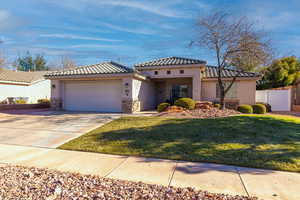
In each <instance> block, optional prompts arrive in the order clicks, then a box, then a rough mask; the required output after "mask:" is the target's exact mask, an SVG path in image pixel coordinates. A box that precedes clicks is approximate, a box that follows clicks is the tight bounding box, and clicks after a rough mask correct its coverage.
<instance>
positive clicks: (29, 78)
mask: <svg viewBox="0 0 300 200" xmlns="http://www.w3.org/2000/svg"><path fill="white" fill-rule="evenodd" d="M46 73H47V72H46V71H37V72H23V71H12V70H8V69H4V68H0V81H3V82H18V83H26V84H31V83H34V82H36V81H39V80H43V79H44V75H45V74H46Z"/></svg>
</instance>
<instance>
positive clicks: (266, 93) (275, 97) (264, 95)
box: [256, 89, 292, 111]
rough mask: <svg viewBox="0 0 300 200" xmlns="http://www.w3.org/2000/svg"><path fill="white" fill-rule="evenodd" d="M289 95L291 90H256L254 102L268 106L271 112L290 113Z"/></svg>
mask: <svg viewBox="0 0 300 200" xmlns="http://www.w3.org/2000/svg"><path fill="white" fill-rule="evenodd" d="M291 95H292V91H291V89H287V90H257V91H256V102H264V103H268V104H270V105H271V107H272V110H273V111H291Z"/></svg>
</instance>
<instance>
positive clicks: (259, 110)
mask: <svg viewBox="0 0 300 200" xmlns="http://www.w3.org/2000/svg"><path fill="white" fill-rule="evenodd" d="M252 108H253V113H255V114H265V113H266V112H267V108H266V106H265V105H264V104H254V105H252Z"/></svg>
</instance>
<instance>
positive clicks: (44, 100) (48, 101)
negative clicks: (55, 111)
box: [37, 99, 50, 104]
mask: <svg viewBox="0 0 300 200" xmlns="http://www.w3.org/2000/svg"><path fill="white" fill-rule="evenodd" d="M37 102H38V103H39V104H50V100H49V99H39V100H38V101H37Z"/></svg>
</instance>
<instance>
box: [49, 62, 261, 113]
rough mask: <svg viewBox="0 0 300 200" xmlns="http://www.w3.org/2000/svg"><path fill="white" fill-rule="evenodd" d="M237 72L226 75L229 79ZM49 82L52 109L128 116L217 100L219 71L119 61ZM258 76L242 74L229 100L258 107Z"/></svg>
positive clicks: (57, 75) (63, 74)
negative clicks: (169, 104)
mask: <svg viewBox="0 0 300 200" xmlns="http://www.w3.org/2000/svg"><path fill="white" fill-rule="evenodd" d="M236 73H237V71H234V70H225V71H224V72H223V74H222V76H223V78H224V79H225V80H226V79H228V80H231V78H232V77H233V76H235V75H236ZM45 77H46V78H47V79H50V80H51V97H52V99H51V100H52V106H53V107H54V108H58V109H59V108H62V109H65V110H71V111H99V112H126V113H131V112H135V111H140V110H151V109H154V108H155V107H156V106H157V105H158V104H159V103H161V102H165V101H173V100H174V99H177V98H179V97H190V98H193V99H194V100H197V101H218V94H219V92H218V87H217V68H216V67H213V66H209V65H207V64H206V61H203V60H197V59H190V58H181V57H167V58H161V59H157V60H153V61H149V62H144V63H139V64H136V65H135V66H134V68H133V69H132V68H128V67H125V66H123V65H121V64H118V63H115V62H104V63H100V64H95V65H89V66H83V67H77V68H75V69H70V70H62V71H56V72H53V73H49V74H47V75H46V76H45ZM259 78H260V76H259V75H258V74H256V73H252V72H245V73H240V74H239V77H238V78H237V81H236V83H235V84H234V85H233V87H232V89H231V90H230V91H229V93H228V95H227V97H226V101H227V102H230V103H235V104H254V103H255V91H256V81H257V80H258V79H259Z"/></svg>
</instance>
